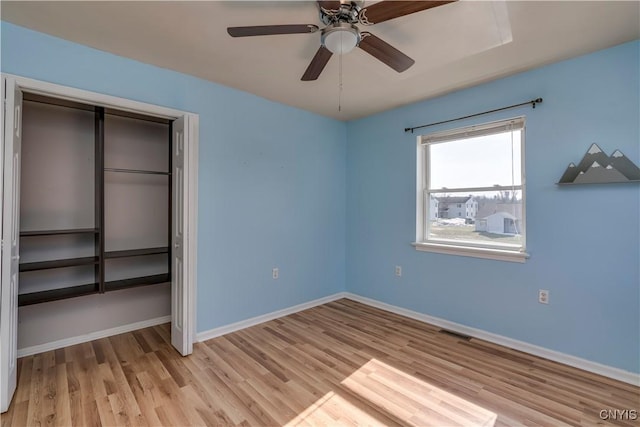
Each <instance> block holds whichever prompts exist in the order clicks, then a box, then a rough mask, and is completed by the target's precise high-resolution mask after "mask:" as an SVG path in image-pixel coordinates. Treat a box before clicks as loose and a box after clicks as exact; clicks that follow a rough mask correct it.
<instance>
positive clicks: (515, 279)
mask: <svg viewBox="0 0 640 427" xmlns="http://www.w3.org/2000/svg"><path fill="white" fill-rule="evenodd" d="M639 47H640V43H639V42H637V41H636V42H632V43H627V44H624V45H621V46H618V47H615V48H611V49H608V50H604V51H600V52H597V53H594V54H591V55H587V56H583V57H579V58H576V59H572V60H568V61H563V62H560V63H556V64H553V65H550V66H546V67H543V68H539V69H536V70H534V71H530V72H526V73H521V74H518V75H515V76H512V77H509V78H504V79H500V80H497V81H495V82H492V83H488V84H483V85H480V86H476V87H473V88H471V89H467V90H462V91H459V92H456V93H452V94H450V95H447V96H443V97H441V98H438V99H433V100H429V101H425V102H421V103H417V104H413V105H410V106H407V107H403V108H399V109H395V110H392V111H388V112H384V113H381V114H378V115H375V116H372V117H368V118H364V119H361V120H358V121H354V122H351V123H349V124H348V128H347V135H348V136H347V139H348V148H347V260H348V262H347V287H348V289H349V291H352V292H354V293H356V294H360V295H364V296H367V297H370V298H374V299H377V300H380V301H384V302H386V303H389V304H394V305H398V306H401V307H405V308H408V309H411V310H415V311H418V312H421V313H426V314H429V315H433V316H437V317H441V318H444V319H448V320H451V321H454V322H458V323H461V324H465V325H468V326H472V327H475V328H480V329H484V330H486V331H490V332H493V333H497V334H501V335H504V336H507V337H511V338H514V339H518V340H522V341H526V342H529V343H532V344H536V345H540V346H543V347H546V348H549V349H553V350H556V351H561V352H564V353H568V354H572V355H575V356H578V357H582V358H585V359H588V360H592V361H596V362H600V363H603V364H607V365H610V366H614V367H618V368H621V369H625V370H628V371H632V372H640V366H639V363H640V354H639V352H640V307H639V303H640V267H639V265H640V243H639V242H640V229H639V224H640V188H639V186H638V184H619V185H618V184H616V185H601V186H584V187H571V188H566V187H565V188H560V187H558V186H556V185H554V183H555V182H557V181H558V179H559V178H560V176H561V175H562V173H563V172H564V169H565V168H566V167H567V165H568V164H569V163H570V162H578V161H579V160H580V159H581V158H582V156H583V154H584V153H585V151H586V150H587V148H588V147H589V145H590V144H591V143H593V142H596V143H598V144H599V145H600V147H602V149H603V150H604V151H606V152H607V154H611V153H612V152H613V151H614V150H615V149H620V150H622V152H624V153H625V154H626V155H627V157H629V158H630V159H631V160H632V161H634V162H635V163H636V164H640V142H639V141H640V134H639V132H640V131H639V128H640V120H639V116H640V110H639V108H640V107H639V105H640V99H639V89H640V88H639V76H640V73H639V69H638V68H639V66H638V64H639V62H640V61H639V59H640V58H639V55H638V53H639ZM537 97H542V98H544V103H543V104H541V105H540V106H538V107H537V108H536V109H535V110H532V109H531V108H530V107H524V108H521V109H519V110H510V111H505V112H502V113H496V114H493V115H488V116H484V117H481V118H476V119H474V120H467V121H463V122H457V123H455V124H449V125H447V126H444V125H441V126H439V127H433V128H430V130H429V131H430V132H431V131H437V130H443V129H448V128H453V127H460V126H465V125H469V124H473V123H481V122H488V121H493V120H497V119H501V118H508V117H514V116H517V115H522V114H524V115H526V120H527V123H526V125H527V129H526V143H525V144H526V147H525V149H526V154H525V155H526V157H525V162H526V177H527V184H526V185H527V187H526V197H527V207H526V213H527V246H528V247H527V249H528V252H529V253H530V254H531V258H530V259H529V260H528V261H527V262H526V263H525V264H517V263H510V262H501V261H492V260H484V259H476V258H467V257H459V256H451V255H441V254H435V253H425V252H417V251H416V250H415V249H413V247H411V246H410V243H411V242H412V241H414V240H415V208H416V202H415V197H416V186H415V163H416V135H412V134H410V133H409V134H406V133H404V131H403V129H404V128H405V127H409V126H416V125H420V124H423V123H429V122H437V121H441V120H446V119H449V118H453V117H460V116H465V115H468V114H473V113H476V112H478V111H484V110H489V109H493V108H497V107H501V106H505V105H512V104H517V103H520V102H523V101H526V100H529V99H533V98H537ZM395 265H401V266H402V267H403V276H402V277H401V278H398V277H395V276H394V266H395ZM538 289H548V290H550V304H549V305H542V304H539V303H538V302H537V292H538Z"/></svg>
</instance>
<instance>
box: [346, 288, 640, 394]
mask: <svg viewBox="0 0 640 427" xmlns="http://www.w3.org/2000/svg"><path fill="white" fill-rule="evenodd" d="M344 298H348V299H351V300H353V301H357V302H360V303H363V304H366V305H370V306H372V307H376V308H380V309H382V310H386V311H390V312H392V313H395V314H399V315H401V316H406V317H409V318H411V319H415V320H419V321H421V322H425V323H429V324H431V325H435V326H438V327H440V328H443V329H448V330H450V331H454V332H458V333H461V334H465V335H469V336H471V337H474V338H478V339H481V340H485V341H489V342H492V343H494V344H499V345H502V346H505V347H509V348H512V349H514V350H519V351H522V352H525V353H528V354H531V355H534V356H538V357H542V358H545V359H549V360H552V361H554V362H558V363H562V364H565V365H569V366H573V367H575V368H579V369H583V370H585V371H588V372H592V373H594V374H598V375H602V376H605V377H608V378H612V379H614V380H618V381H622V382H625V383H628V384H632V385H635V386H638V385H640V374H637V373H634V372H629V371H625V370H623V369H619V368H614V367H612V366H608V365H603V364H601V363H597V362H592V361H590V360H586V359H582V358H580V357H576V356H572V355H570V354H566V353H561V352H559V351H555V350H550V349H548V348H545V347H540V346H537V345H534V344H529V343H527V342H524V341H519V340H515V339H512V338H508V337H505V336H503V335H498V334H494V333H491V332H487V331H484V330H482V329H477V328H472V327H470V326H466V325H462V324H460V323H455V322H451V321H449V320H445V319H441V318H439V317H434V316H430V315H428V314H423V313H419V312H417V311H412V310H408V309H406V308H402V307H398V306H395V305H391V304H387V303H384V302H380V301H377V300H374V299H371V298H367V297H363V296H360V295H357V294H353V293H350V292H345V295H344Z"/></svg>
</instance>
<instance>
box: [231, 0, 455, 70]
mask: <svg viewBox="0 0 640 427" xmlns="http://www.w3.org/2000/svg"><path fill="white" fill-rule="evenodd" d="M454 1H456V0H445V1H419V0H416V1H396V0H386V1H385V0H383V1H380V2H378V3H374V4H372V5H371V6H367V7H364V0H331V1H324V0H318V6H319V9H320V20H321V21H322V23H323V24H324V25H326V26H325V27H324V28H323V29H320V28H319V27H318V26H317V25H313V24H286V25H258V26H250V27H229V28H227V32H228V33H229V35H230V36H231V37H250V36H268V35H276V34H306V33H315V32H317V31H320V43H321V45H320V48H319V49H318V51H317V52H316V54H315V56H314V57H313V59H312V60H311V63H310V64H309V66H308V67H307V70H306V71H305V72H304V74H303V76H302V79H301V80H303V81H310V80H316V79H317V78H318V77H319V76H320V73H322V70H323V69H324V67H325V66H326V65H327V63H328V62H329V59H331V56H332V55H333V54H334V53H338V54H344V53H347V52H349V51H351V50H352V49H353V48H355V47H356V46H357V47H359V48H360V49H362V50H364V51H365V52H367V53H368V54H369V55H371V56H373V57H374V58H376V59H378V60H379V61H381V62H383V63H384V64H387V65H388V66H389V67H391V68H393V69H394V70H396V71H397V72H399V73H401V72H403V71H405V70H406V69H408V68H409V67H411V66H412V65H413V64H414V62H415V61H414V60H413V59H411V58H410V57H408V56H407V55H405V54H404V53H402V52H400V51H399V50H398V49H396V48H395V47H393V46H391V45H390V44H389V43H387V42H385V41H383V40H382V39H380V38H378V37H376V36H374V35H373V34H371V33H370V32H368V31H360V29H359V28H358V27H357V26H356V24H362V25H365V26H369V25H373V24H378V23H380V22H384V21H389V20H391V19H395V18H399V17H401V16H405V15H410V14H412V13H416V12H420V11H422V10H426V9H431V8H434V7H437V6H442V5H444V4H447V3H453V2H454Z"/></svg>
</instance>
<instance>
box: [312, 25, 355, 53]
mask: <svg viewBox="0 0 640 427" xmlns="http://www.w3.org/2000/svg"><path fill="white" fill-rule="evenodd" d="M360 39H361V36H360V31H359V30H358V27H356V26H355V25H353V24H348V23H346V22H336V23H335V24H332V25H330V26H328V27H326V28H325V29H323V30H322V36H321V41H322V45H323V46H324V47H326V48H327V49H328V50H329V51H330V52H331V53H337V54H343V53H348V52H351V51H352V50H353V48H354V47H356V46H357V45H358V43H360Z"/></svg>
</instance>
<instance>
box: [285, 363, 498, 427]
mask: <svg viewBox="0 0 640 427" xmlns="http://www.w3.org/2000/svg"><path fill="white" fill-rule="evenodd" d="M341 384H342V386H344V388H345V389H346V390H340V389H336V390H333V391H330V392H328V393H327V394H325V395H324V396H323V397H322V398H320V399H318V400H317V401H316V402H315V403H314V404H313V405H311V406H309V407H308V408H307V409H306V410H305V411H303V412H302V413H300V414H299V415H298V416H297V417H296V418H295V419H293V420H291V422H290V423H289V424H288V425H290V426H296V425H309V424H310V425H335V424H342V425H382V424H385V417H386V418H390V419H392V420H395V421H397V422H400V423H402V424H406V425H415V426H426V425H437V426H440V425H447V426H454V425H464V426H493V425H494V424H495V422H496V418H497V415H496V414H495V413H494V412H491V411H489V410H487V409H485V408H483V407H481V406H478V405H476V404H474V403H472V402H469V401H468V400H465V399H463V398H461V397H458V396H456V395H454V394H452V393H449V392H447V391H445V390H442V389H441V388H439V387H436V386H434V385H431V384H429V383H428V382H426V381H423V380H420V379H418V378H415V377H414V376H412V375H409V374H407V373H406V372H403V371H401V370H399V369H396V368H394V367H392V366H389V365H388V364H386V363H383V362H381V361H379V360H376V359H371V360H370V361H369V362H367V363H366V364H364V365H362V366H361V367H360V368H359V369H358V370H357V371H355V372H354V373H352V374H351V375H349V376H348V377H347V378H345V379H344V380H343V381H342V383H341ZM353 396H357V399H358V400H360V402H359V403H358V404H357V405H356V404H354V397H353ZM368 407H372V408H375V409H376V411H373V410H367V409H368ZM376 412H377V413H376ZM380 414H383V416H381V415H380Z"/></svg>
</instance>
